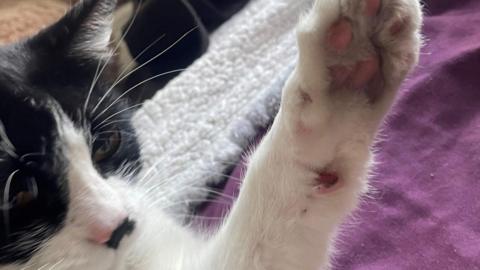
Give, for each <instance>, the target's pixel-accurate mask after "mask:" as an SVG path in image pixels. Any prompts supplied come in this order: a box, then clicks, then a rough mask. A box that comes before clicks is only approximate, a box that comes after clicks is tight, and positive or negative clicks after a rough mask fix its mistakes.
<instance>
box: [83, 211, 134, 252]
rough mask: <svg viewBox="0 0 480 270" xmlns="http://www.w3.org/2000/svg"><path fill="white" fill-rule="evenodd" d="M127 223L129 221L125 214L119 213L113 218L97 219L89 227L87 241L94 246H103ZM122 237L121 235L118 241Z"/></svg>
mask: <svg viewBox="0 0 480 270" xmlns="http://www.w3.org/2000/svg"><path fill="white" fill-rule="evenodd" d="M127 221H129V220H128V215H127V214H126V213H121V214H118V215H115V216H114V217H112V216H111V217H107V216H104V217H98V220H97V221H95V222H93V223H91V224H90V226H89V237H88V239H89V240H90V241H92V242H94V243H96V244H99V245H105V244H107V243H108V242H109V241H110V240H111V239H112V237H113V236H114V234H115V232H116V231H117V230H120V229H121V227H122V225H124V223H125V222H127ZM130 232H131V231H130ZM123 236H124V235H121V237H120V240H121V238H123Z"/></svg>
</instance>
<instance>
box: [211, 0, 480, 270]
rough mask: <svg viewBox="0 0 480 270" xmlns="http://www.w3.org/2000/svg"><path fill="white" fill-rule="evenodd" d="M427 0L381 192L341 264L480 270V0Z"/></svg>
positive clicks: (215, 212)
mask: <svg viewBox="0 0 480 270" xmlns="http://www.w3.org/2000/svg"><path fill="white" fill-rule="evenodd" d="M425 2H426V3H425V11H426V17H425V26H424V30H423V33H424V35H425V37H426V46H425V47H424V48H423V49H422V55H421V61H420V64H419V67H418V68H417V69H416V71H415V72H414V73H413V74H412V75H411V76H409V79H408V80H407V81H406V83H405V84H404V85H403V87H402V88H401V91H400V94H399V99H398V100H397V103H396V105H395V106H394V108H393V112H392V113H391V114H390V116H389V117H388V120H387V121H386V123H385V124H384V127H383V131H382V135H383V136H382V137H385V140H383V141H382V142H380V143H378V145H377V149H378V150H379V151H378V152H379V153H378V155H377V160H378V161H380V162H379V164H378V165H377V166H376V169H375V172H376V173H375V176H374V177H373V179H372V183H373V186H374V187H375V189H376V192H374V193H373V195H372V197H373V198H371V199H367V200H366V202H364V203H363V204H362V207H361V209H360V210H359V211H357V212H356V214H355V225H354V226H346V229H345V230H344V232H343V233H342V236H341V241H340V242H339V245H338V250H339V253H338V255H337V256H336V260H335V262H334V269H336V270H340V269H342V270H347V269H355V270H367V269H368V270H377V269H389V270H394V269H435V270H436V269H442V270H445V269H447V270H448V269H459V270H475V269H480V1H478V0H465V1H460V0H459V1H447V0H429V1H425ZM243 169H244V167H243V165H242V164H239V166H237V168H236V170H235V172H234V173H233V174H232V176H231V178H230V180H229V182H228V184H227V186H226V187H225V191H224V192H225V194H227V195H235V194H236V193H237V188H238V181H237V179H238V178H241V176H242V174H241V171H242V170H243ZM219 200H220V201H221V203H219V204H212V205H211V206H210V207H209V208H208V209H207V210H206V212H205V213H204V214H206V215H208V216H210V217H212V216H221V215H222V214H224V213H225V212H226V209H228V206H225V205H224V204H227V205H228V204H229V203H230V202H231V200H226V199H219Z"/></svg>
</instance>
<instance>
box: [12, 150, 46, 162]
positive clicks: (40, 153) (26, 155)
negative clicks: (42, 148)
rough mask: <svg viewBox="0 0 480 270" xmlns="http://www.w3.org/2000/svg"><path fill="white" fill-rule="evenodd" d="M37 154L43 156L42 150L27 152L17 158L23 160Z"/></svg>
mask: <svg viewBox="0 0 480 270" xmlns="http://www.w3.org/2000/svg"><path fill="white" fill-rule="evenodd" d="M38 156H45V153H42V152H37V153H28V154H25V155H22V156H21V157H20V158H19V159H18V160H19V161H20V162H25V159H26V158H28V157H38Z"/></svg>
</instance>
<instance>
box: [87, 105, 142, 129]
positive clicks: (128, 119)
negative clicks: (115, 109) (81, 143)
mask: <svg viewBox="0 0 480 270" xmlns="http://www.w3.org/2000/svg"><path fill="white" fill-rule="evenodd" d="M112 104H113V103H112ZM144 104H145V102H138V103H136V104H133V105H131V106H130V107H129V108H137V107H141V106H143V105H144ZM110 116H111V114H110V115H108V116H107V117H106V118H108V119H109V118H110ZM97 119H98V117H95V118H94V119H93V120H92V121H95V120H97ZM105 120H107V119H104V121H105ZM123 120H126V121H131V119H130V118H127V119H123ZM113 121H115V120H113ZM113 121H111V122H113ZM108 123H109V122H107V123H105V124H108ZM101 124H102V123H99V124H98V125H97V126H95V128H99V127H98V126H99V125H101Z"/></svg>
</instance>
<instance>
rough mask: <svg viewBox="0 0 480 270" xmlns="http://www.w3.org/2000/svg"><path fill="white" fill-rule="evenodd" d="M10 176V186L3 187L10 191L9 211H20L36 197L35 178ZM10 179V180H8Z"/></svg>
mask: <svg viewBox="0 0 480 270" xmlns="http://www.w3.org/2000/svg"><path fill="white" fill-rule="evenodd" d="M14 176H15V175H14V174H12V175H11V177H12V178H11V181H10V184H7V186H6V187H5V188H6V189H8V190H9V191H10V200H9V203H8V206H7V207H8V208H9V209H15V208H17V209H21V208H25V207H28V206H30V205H31V203H33V202H34V201H35V200H36V199H37V197H38V186H37V182H36V181H35V178H33V177H31V176H24V175H21V173H19V174H18V175H17V178H15V179H14V178H13V177H14ZM9 179H10V178H9Z"/></svg>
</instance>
